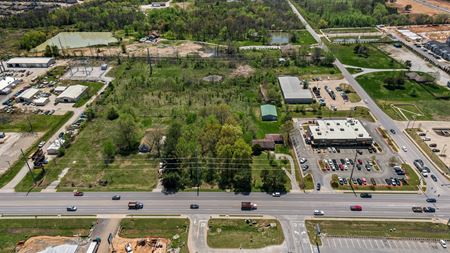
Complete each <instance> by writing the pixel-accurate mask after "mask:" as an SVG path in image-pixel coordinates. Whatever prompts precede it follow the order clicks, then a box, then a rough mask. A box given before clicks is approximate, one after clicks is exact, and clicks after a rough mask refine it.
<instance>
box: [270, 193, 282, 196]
mask: <svg viewBox="0 0 450 253" xmlns="http://www.w3.org/2000/svg"><path fill="white" fill-rule="evenodd" d="M272 197H281V193H280V192H274V193H272Z"/></svg>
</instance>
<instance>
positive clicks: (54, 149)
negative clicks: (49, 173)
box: [47, 139, 65, 155]
mask: <svg viewBox="0 0 450 253" xmlns="http://www.w3.org/2000/svg"><path fill="white" fill-rule="evenodd" d="M64 142H65V140H64V139H56V140H55V141H54V142H53V143H52V144H50V146H48V148H47V154H49V155H57V154H58V152H59V149H60V148H61V147H62V146H63V145H64Z"/></svg>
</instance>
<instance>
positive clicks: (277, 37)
mask: <svg viewBox="0 0 450 253" xmlns="http://www.w3.org/2000/svg"><path fill="white" fill-rule="evenodd" d="M290 38H291V35H290V34H289V33H286V32H272V33H271V34H270V44H271V45H279V44H288V43H289V39H290Z"/></svg>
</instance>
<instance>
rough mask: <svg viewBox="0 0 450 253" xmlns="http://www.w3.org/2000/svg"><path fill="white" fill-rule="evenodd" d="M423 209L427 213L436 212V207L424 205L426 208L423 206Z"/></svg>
mask: <svg viewBox="0 0 450 253" xmlns="http://www.w3.org/2000/svg"><path fill="white" fill-rule="evenodd" d="M423 211H424V212H425V213H434V212H436V209H435V208H434V207H431V206H427V207H424V208H423Z"/></svg>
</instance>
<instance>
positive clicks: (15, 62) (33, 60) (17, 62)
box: [6, 57, 55, 68]
mask: <svg viewBox="0 0 450 253" xmlns="http://www.w3.org/2000/svg"><path fill="white" fill-rule="evenodd" d="M52 64H55V59H54V58H51V57H16V58H11V59H9V60H8V61H7V62H6V66H8V68H48V67H50V66H51V65H52Z"/></svg>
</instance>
